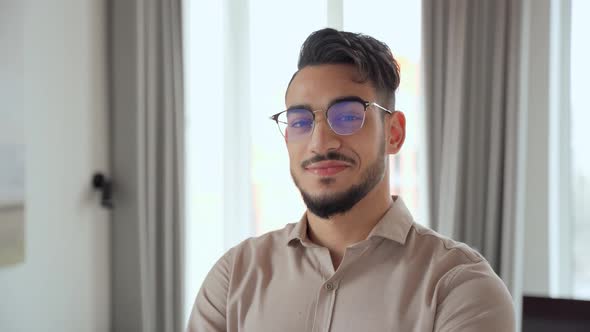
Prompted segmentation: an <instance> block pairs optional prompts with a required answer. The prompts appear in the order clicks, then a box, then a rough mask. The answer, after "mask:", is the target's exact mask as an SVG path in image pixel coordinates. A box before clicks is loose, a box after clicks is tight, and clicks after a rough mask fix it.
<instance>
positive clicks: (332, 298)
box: [312, 242, 369, 332]
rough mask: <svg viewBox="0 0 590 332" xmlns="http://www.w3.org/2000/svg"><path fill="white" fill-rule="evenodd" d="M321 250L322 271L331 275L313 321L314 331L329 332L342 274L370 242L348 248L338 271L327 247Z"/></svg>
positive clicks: (326, 282)
mask: <svg viewBox="0 0 590 332" xmlns="http://www.w3.org/2000/svg"><path fill="white" fill-rule="evenodd" d="M322 249H323V250H322V251H321V252H317V254H318V256H319V257H318V260H319V262H320V264H321V269H322V271H326V272H324V273H325V276H330V275H331V277H329V278H328V279H327V280H326V281H325V282H324V283H323V284H322V287H321V289H320V290H319V294H318V299H317V305H316V312H315V319H314V323H313V329H312V331H313V332H329V331H330V326H331V323H332V315H333V313H334V305H335V304H336V295H337V292H338V288H339V287H340V280H341V278H342V275H343V274H344V273H345V272H346V268H347V267H349V266H350V265H351V264H353V263H354V262H355V261H357V260H358V258H359V257H360V256H362V255H363V254H364V253H365V252H366V251H367V250H368V249H369V242H367V243H366V244H365V245H362V246H357V247H354V248H347V249H346V252H345V254H344V257H343V259H342V262H341V264H340V266H339V268H338V270H337V271H335V272H334V269H333V265H332V259H331V258H330V253H329V252H328V250H327V249H325V248H322Z"/></svg>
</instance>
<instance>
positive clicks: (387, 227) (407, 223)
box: [287, 196, 413, 246]
mask: <svg viewBox="0 0 590 332" xmlns="http://www.w3.org/2000/svg"><path fill="white" fill-rule="evenodd" d="M412 224H413V218H412V215H411V214H410V212H409V211H408V208H407V207H406V205H405V203H404V202H403V200H402V199H401V197H399V196H392V204H391V206H390V207H389V209H388V210H387V212H385V214H384V215H383V217H381V219H380V220H379V222H377V224H376V225H375V227H373V229H372V230H371V232H370V233H369V236H368V237H367V238H372V237H382V238H385V239H389V240H392V241H395V242H398V243H400V244H402V245H403V244H405V243H406V237H407V236H408V233H409V231H410V228H412ZM294 240H299V241H300V242H301V243H303V244H304V245H306V246H315V245H314V244H313V243H312V242H311V241H310V240H309V238H308V237H307V216H306V214H305V213H304V214H303V216H302V217H301V219H300V220H299V222H298V223H297V224H295V227H293V229H291V231H290V232H289V234H288V237H287V244H291V243H292V242H293V241H294Z"/></svg>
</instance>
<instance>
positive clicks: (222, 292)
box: [188, 250, 232, 332]
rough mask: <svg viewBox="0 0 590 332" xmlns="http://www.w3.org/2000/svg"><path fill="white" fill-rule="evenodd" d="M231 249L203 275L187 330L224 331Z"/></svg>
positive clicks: (200, 331) (196, 331) (194, 331)
mask: <svg viewBox="0 0 590 332" xmlns="http://www.w3.org/2000/svg"><path fill="white" fill-rule="evenodd" d="M231 255H232V250H230V251H228V252H227V253H226V254H225V255H223V256H222V257H221V258H220V259H219V260H218V261H217V263H215V265H214V266H213V268H212V269H211V271H209V273H208V274H207V277H205V280H204V281H203V285H202V286H201V289H200V290H199V293H198V294H197V298H196V300H195V303H194V305H193V310H192V312H191V315H190V319H189V322H188V332H222V331H226V326H227V324H226V304H227V297H228V285H229V280H230V276H231V266H232V263H231Z"/></svg>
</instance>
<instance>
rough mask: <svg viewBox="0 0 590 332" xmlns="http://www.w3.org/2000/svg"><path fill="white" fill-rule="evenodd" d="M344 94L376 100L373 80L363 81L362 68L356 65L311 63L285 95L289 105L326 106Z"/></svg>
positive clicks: (298, 75)
mask: <svg viewBox="0 0 590 332" xmlns="http://www.w3.org/2000/svg"><path fill="white" fill-rule="evenodd" d="M343 96H358V97H361V98H363V99H365V100H374V99H375V89H374V88H373V85H372V84H371V83H370V82H369V81H366V82H360V76H359V74H358V71H357V69H356V68H355V67H354V66H353V65H346V64H336V65H334V64H329V65H316V66H307V67H305V68H303V69H301V70H300V71H299V72H298V73H297V75H295V77H294V78H293V81H291V85H290V86H289V87H288V89H287V93H286V95H285V104H286V106H287V107H289V106H291V105H297V104H311V105H312V106H315V107H324V106H325V105H327V104H329V103H330V102H331V101H332V100H334V99H336V98H339V97H343Z"/></svg>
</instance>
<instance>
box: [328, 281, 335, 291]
mask: <svg viewBox="0 0 590 332" xmlns="http://www.w3.org/2000/svg"><path fill="white" fill-rule="evenodd" d="M326 289H327V290H329V291H331V290H333V289H334V284H333V283H331V282H329V283H327V284H326Z"/></svg>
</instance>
